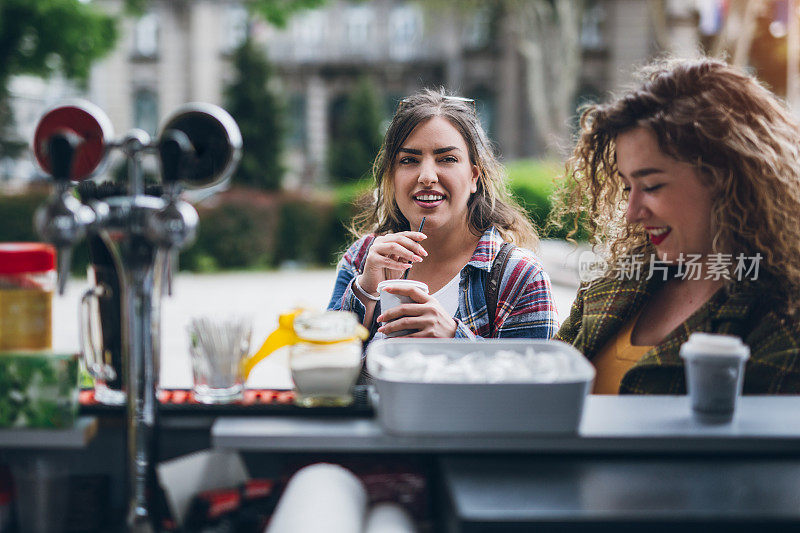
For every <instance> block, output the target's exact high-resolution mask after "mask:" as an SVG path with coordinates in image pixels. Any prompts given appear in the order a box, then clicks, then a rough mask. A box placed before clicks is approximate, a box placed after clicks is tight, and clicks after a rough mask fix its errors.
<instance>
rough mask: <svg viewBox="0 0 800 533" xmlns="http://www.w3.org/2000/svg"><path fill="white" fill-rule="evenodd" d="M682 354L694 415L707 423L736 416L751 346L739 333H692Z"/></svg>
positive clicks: (727, 419)
mask: <svg viewBox="0 0 800 533" xmlns="http://www.w3.org/2000/svg"><path fill="white" fill-rule="evenodd" d="M680 355H681V357H682V358H683V360H684V363H685V367H686V388H687V390H688V392H689V397H690V398H691V404H692V411H693V413H694V415H695V418H696V419H697V420H698V421H700V422H704V423H726V422H730V421H731V420H733V416H734V414H735V412H736V404H737V402H738V398H739V396H740V395H741V393H742V385H743V383H744V365H745V362H746V361H747V359H749V358H750V348H749V347H748V346H747V345H746V344H744V343H743V342H742V340H741V339H740V338H739V337H734V336H731V335H717V334H712V333H692V334H691V335H690V336H689V340H688V341H686V342H685V343H683V345H682V346H681V350H680Z"/></svg>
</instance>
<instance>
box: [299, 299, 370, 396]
mask: <svg viewBox="0 0 800 533" xmlns="http://www.w3.org/2000/svg"><path fill="white" fill-rule="evenodd" d="M294 331H295V334H296V335H297V340H296V341H295V343H294V344H293V345H292V346H291V348H290V351H289V368H290V370H291V373H292V380H293V381H294V385H295V402H296V403H297V404H298V405H301V406H304V407H318V406H344V405H349V404H351V403H352V402H353V396H352V393H351V390H352V388H353V385H355V382H356V380H357V379H358V376H359V374H360V372H361V339H362V338H363V337H364V335H363V333H364V331H365V329H364V327H363V326H362V325H361V324H359V323H358V319H357V317H356V315H355V314H353V313H349V312H344V311H326V312H323V313H303V314H301V315H300V316H298V317H297V318H296V319H295V321H294Z"/></svg>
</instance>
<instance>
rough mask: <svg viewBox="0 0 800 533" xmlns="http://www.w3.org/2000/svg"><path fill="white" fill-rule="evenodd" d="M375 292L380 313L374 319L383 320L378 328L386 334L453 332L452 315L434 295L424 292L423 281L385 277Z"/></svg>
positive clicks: (447, 334)
mask: <svg viewBox="0 0 800 533" xmlns="http://www.w3.org/2000/svg"><path fill="white" fill-rule="evenodd" d="M417 285H421V287H420V286H417ZM379 292H380V296H381V312H382V314H381V315H380V316H379V317H378V322H383V323H384V324H383V325H382V326H381V327H380V328H378V331H379V332H381V333H383V334H384V335H386V336H387V337H400V336H408V337H438V338H453V337H454V336H455V333H456V321H455V319H453V317H452V316H450V315H449V314H448V313H447V311H445V310H444V308H443V307H442V306H441V304H440V303H439V301H438V300H437V299H436V298H434V297H433V296H430V295H429V294H428V291H427V286H425V285H424V284H422V283H420V282H416V281H411V280H393V281H387V282H385V283H381V286H380V288H379ZM387 293H388V294H387ZM385 302H386V303H389V305H387V304H386V303H385Z"/></svg>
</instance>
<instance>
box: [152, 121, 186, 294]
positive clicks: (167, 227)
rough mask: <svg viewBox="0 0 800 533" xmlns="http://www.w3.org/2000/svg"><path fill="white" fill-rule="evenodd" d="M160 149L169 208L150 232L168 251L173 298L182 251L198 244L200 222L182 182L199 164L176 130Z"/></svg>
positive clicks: (167, 271) (163, 137)
mask: <svg viewBox="0 0 800 533" xmlns="http://www.w3.org/2000/svg"><path fill="white" fill-rule="evenodd" d="M157 146H158V155H159V158H160V162H161V181H162V183H163V185H164V199H165V200H166V201H167V205H166V206H164V209H162V210H161V211H158V212H156V213H153V214H152V215H151V216H150V217H149V218H148V220H147V226H146V231H147V235H148V238H149V239H150V240H151V242H154V243H156V244H157V245H158V246H159V247H161V248H165V249H166V250H165V251H166V257H165V259H164V271H163V274H164V276H165V278H166V289H167V293H168V295H169V296H172V280H173V279H174V276H175V275H176V274H177V272H178V252H179V251H180V250H181V249H182V248H185V247H186V246H188V245H189V244H191V243H192V242H193V241H194V239H195V236H196V234H197V226H198V223H199V217H198V216H197V211H196V210H195V209H194V207H192V206H191V205H189V204H188V203H186V202H183V201H181V200H180V199H179V196H180V193H181V190H182V186H181V180H182V179H183V178H184V176H186V175H188V174H190V172H191V169H192V167H193V165H194V164H195V163H196V152H195V149H194V146H193V145H192V142H191V141H190V140H189V137H188V136H187V135H186V134H185V133H184V132H182V131H180V130H175V129H170V130H167V131H165V132H164V133H163V134H162V135H161V139H160V140H159V142H158V145H157Z"/></svg>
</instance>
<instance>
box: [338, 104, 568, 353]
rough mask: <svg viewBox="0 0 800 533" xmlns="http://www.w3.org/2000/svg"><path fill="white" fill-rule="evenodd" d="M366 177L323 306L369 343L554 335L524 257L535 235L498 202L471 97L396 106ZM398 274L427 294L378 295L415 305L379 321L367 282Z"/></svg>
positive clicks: (501, 197)
mask: <svg viewBox="0 0 800 533" xmlns="http://www.w3.org/2000/svg"><path fill="white" fill-rule="evenodd" d="M373 174H374V179H375V189H374V191H373V193H374V194H373V197H374V203H373V205H372V206H371V208H370V209H369V211H367V212H366V213H365V214H364V215H363V216H361V217H360V218H359V219H357V220H356V221H355V223H354V226H353V231H354V233H355V234H356V236H357V237H358V240H356V242H355V243H353V244H352V245H351V246H350V247H349V248H348V249H347V251H346V252H345V253H344V256H343V257H342V259H341V261H340V262H339V266H338V276H337V279H336V285H335V287H334V291H333V296H332V297H331V301H330V304H329V305H328V308H329V309H344V310H350V311H354V312H355V313H357V314H358V316H359V317H360V319H361V320H362V322H363V323H364V325H365V326H367V327H368V329H371V330H372V332H373V333H375V332H376V331H377V336H378V337H382V336H384V335H392V334H393V333H396V332H399V331H402V330H411V331H412V333H411V334H409V335H408V336H411V337H444V338H448V337H451V338H452V337H459V338H471V339H474V338H477V337H537V338H549V337H551V336H552V335H553V334H554V333H555V331H556V328H557V326H558V323H557V318H556V308H555V304H554V303H553V299H552V294H551V289H550V280H549V278H548V276H547V274H545V272H544V271H543V270H542V266H541V264H540V262H539V260H538V259H537V258H536V256H535V255H534V254H533V253H532V252H531V251H529V250H528V249H526V248H524V247H534V246H536V245H537V244H538V237H537V235H536V231H535V230H534V228H533V226H532V225H531V223H530V221H529V220H528V218H527V217H526V216H525V213H524V211H523V210H522V209H521V208H520V207H519V206H518V205H517V204H516V203H515V202H514V201H513V199H512V198H511V197H510V195H509V194H508V191H507V189H506V185H505V181H504V178H505V175H504V172H503V167H502V166H501V165H500V164H499V162H498V161H497V158H496V157H495V155H494V153H493V151H492V147H491V145H490V143H489V140H488V138H487V137H486V134H485V133H484V131H483V129H482V128H481V125H480V122H479V120H478V117H477V116H476V113H475V104H474V102H473V101H472V100H469V99H465V98H459V97H455V96H448V95H446V94H445V93H444V91H433V90H424V91H421V92H419V93H416V94H414V95H412V96H410V97H408V98H405V99H404V100H402V101H401V102H400V105H399V106H398V109H397V111H396V113H395V115H394V118H393V119H392V122H391V124H390V126H389V129H388V130H387V132H386V136H385V139H384V143H383V146H382V147H381V150H380V152H379V154H378V157H377V159H376V161H375V165H374V172H373ZM423 219H424V220H425V223H424V229H423V231H422V232H420V231H416V230H417V229H419V228H420V225H421V223H422V220H423ZM504 243H513V244H514V245H515V246H511V247H509V246H508V245H506V246H504ZM501 248H502V249H503V250H504V251H503V253H502V257H503V259H502V261H501V260H497V261H496V258H497V256H498V254H499V253H500V252H501ZM410 265H412V266H413V268H411V270H410V271H409V276H408V279H412V280H418V281H422V282H424V283H425V284H427V286H428V288H429V294H426V293H424V292H423V291H422V290H420V289H417V288H391V289H387V290H388V291H389V292H392V293H395V294H399V295H405V296H408V297H410V298H411V299H412V300H413V301H414V302H415V303H412V304H404V305H401V306H398V307H395V308H392V309H391V310H389V311H387V312H385V313H381V312H380V309H379V303H378V302H379V298H378V294H377V287H378V283H380V282H382V281H385V280H389V279H396V278H399V277H401V276H402V275H403V273H404V272H405V271H406V269H408V268H409V266H410ZM493 266H495V269H494V271H493V270H492V267H493ZM503 267H504V268H503ZM492 272H494V273H495V275H496V277H495V283H496V285H492V284H490V283H489V278H490V273H492ZM490 286H491V287H493V288H491V289H489V288H488V287H490ZM487 301H488V302H487Z"/></svg>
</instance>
